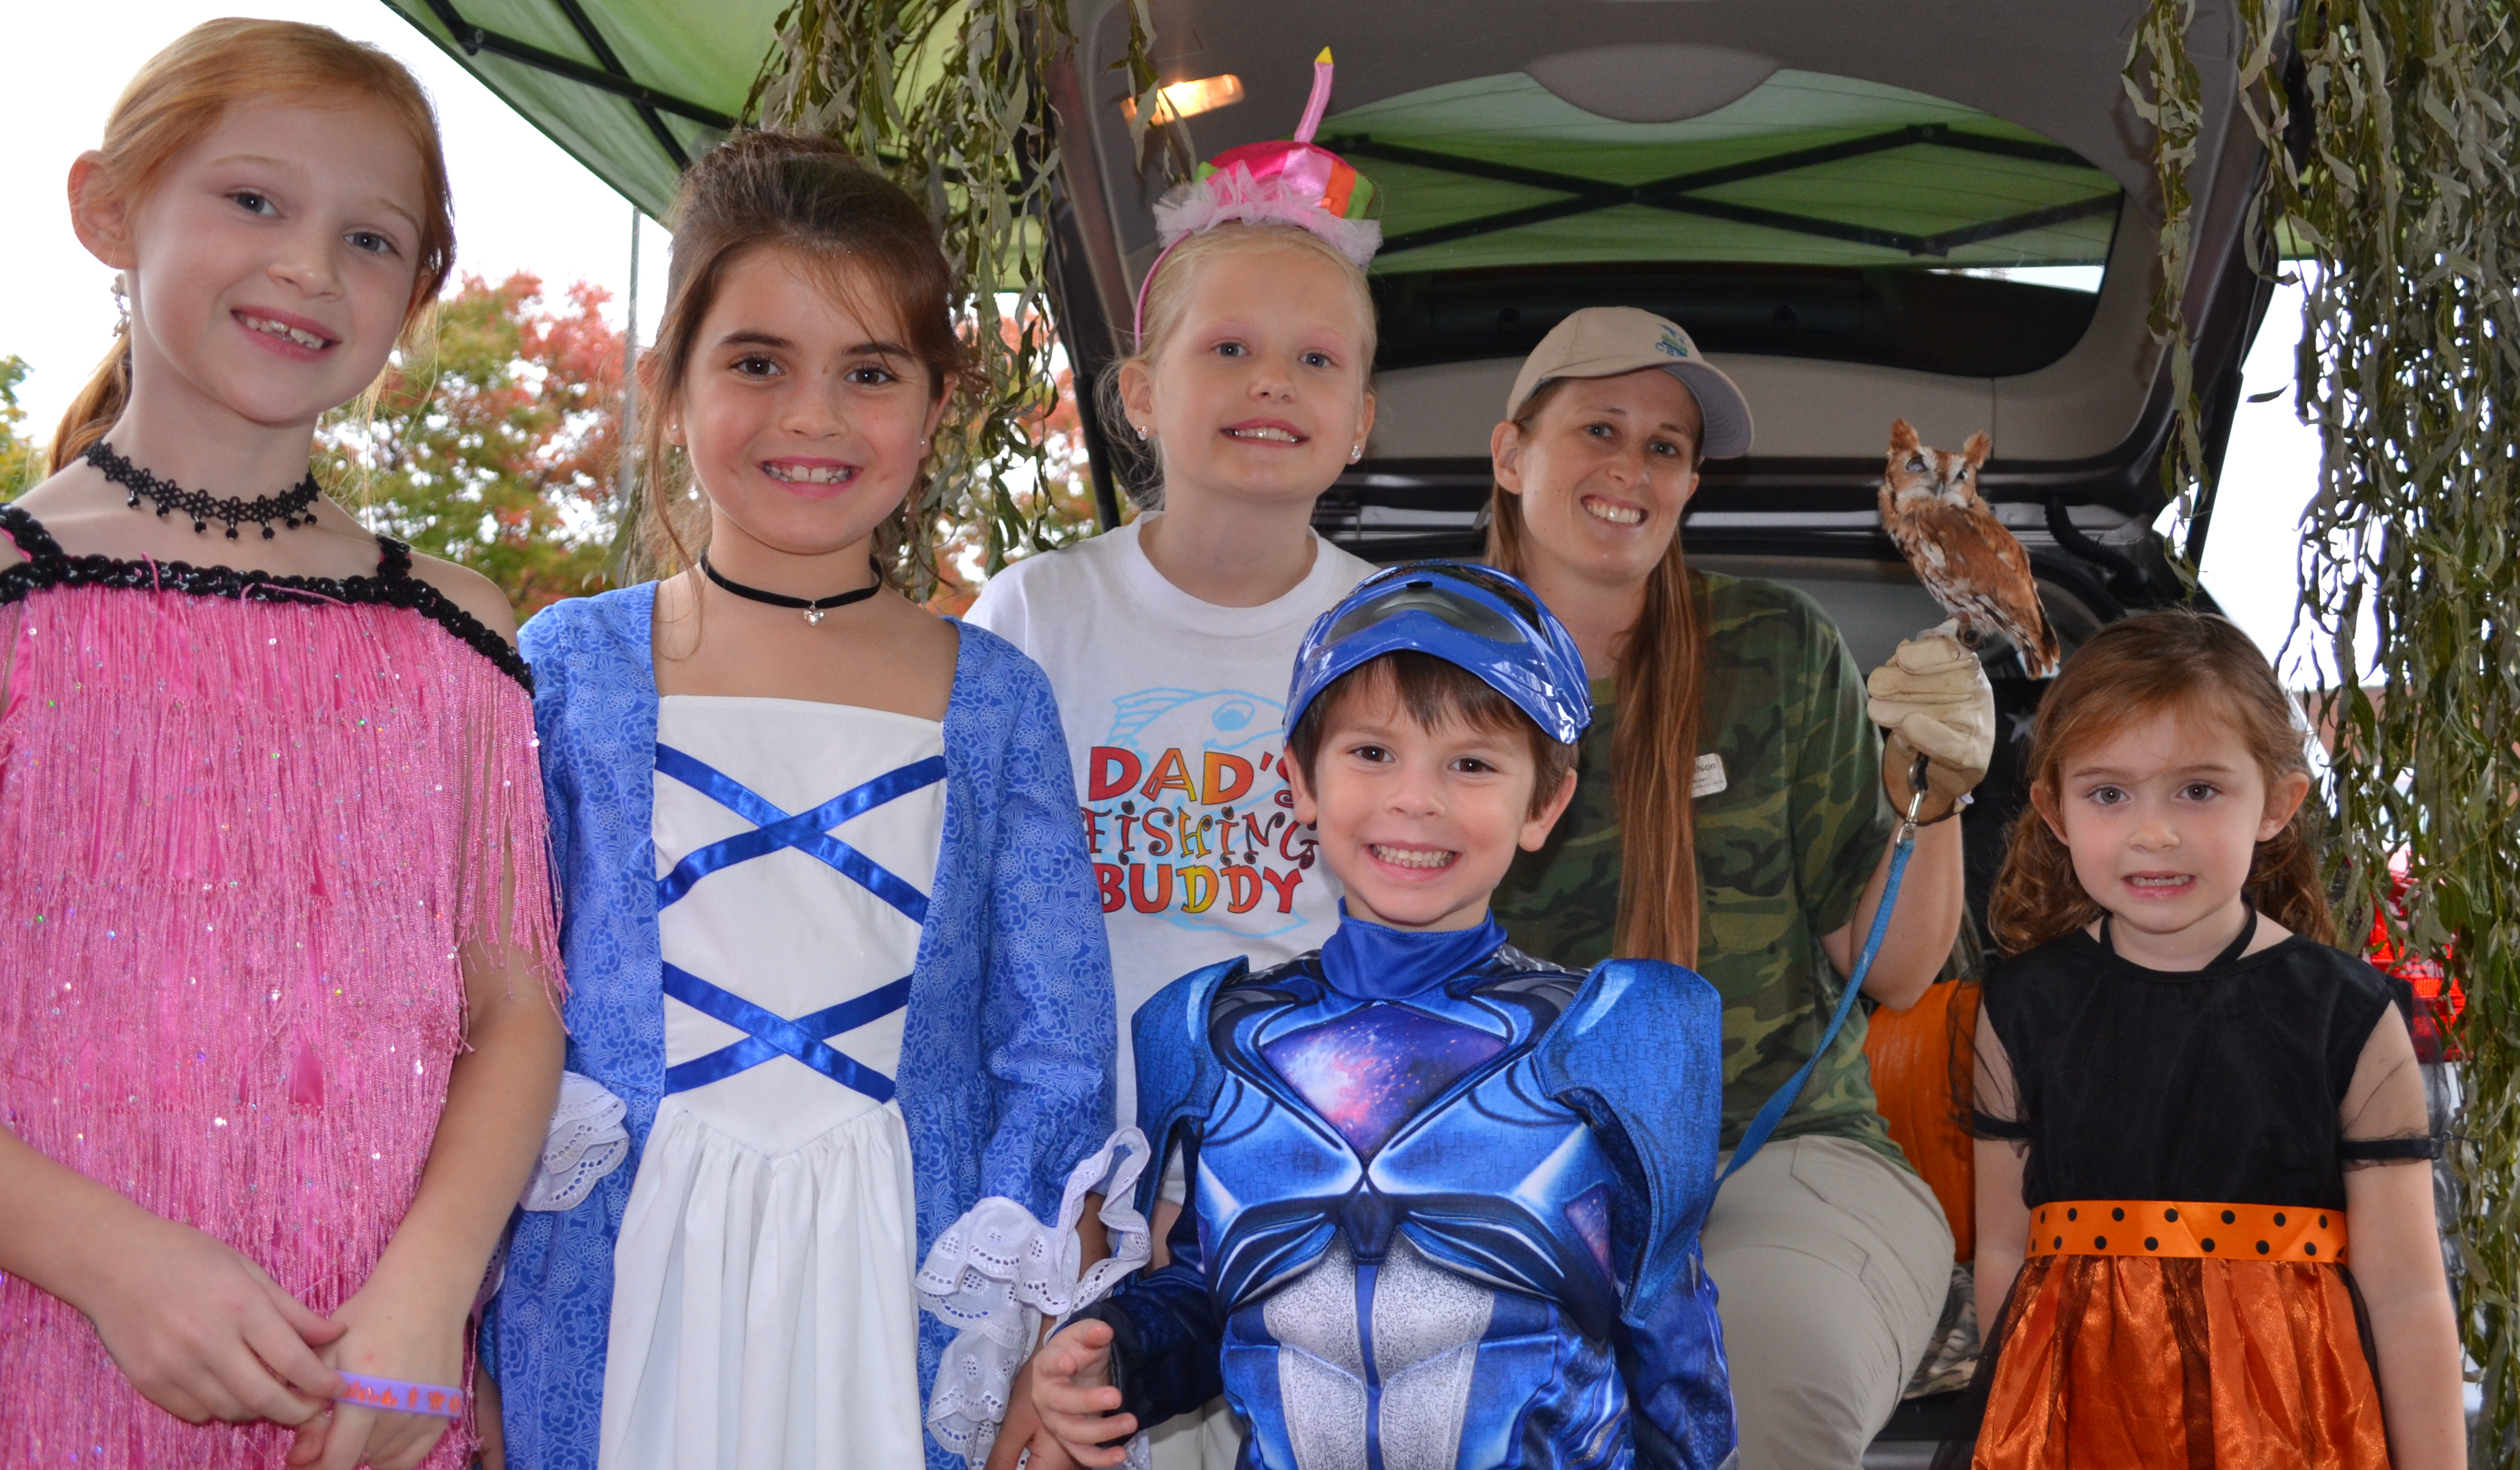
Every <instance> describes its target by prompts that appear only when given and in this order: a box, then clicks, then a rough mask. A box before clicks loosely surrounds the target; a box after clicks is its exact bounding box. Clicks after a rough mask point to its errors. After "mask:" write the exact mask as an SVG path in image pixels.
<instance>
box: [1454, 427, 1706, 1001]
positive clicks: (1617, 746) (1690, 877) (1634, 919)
mask: <svg viewBox="0 0 2520 1470" xmlns="http://www.w3.org/2000/svg"><path fill="white" fill-rule="evenodd" d="M1561 381H1562V379H1561ZM1557 386H1558V384H1557V383H1555V382H1551V383H1545V384H1543V385H1542V386H1541V387H1540V388H1539V389H1538V390H1537V391H1535V392H1534V393H1533V394H1532V395H1531V396H1530V397H1529V398H1528V399H1526V400H1524V402H1523V405H1522V409H1521V411H1520V412H1519V413H1516V414H1515V415H1514V416H1513V423H1514V424H1515V426H1516V427H1518V428H1520V429H1522V431H1523V432H1524V433H1525V434H1528V433H1530V431H1531V425H1532V423H1533V422H1534V421H1535V420H1537V419H1538V418H1539V417H1540V411H1541V410H1542V409H1543V408H1545V407H1546V406H1547V405H1548V403H1549V400H1550V399H1552V398H1553V397H1555V396H1556V393H1557ZM1526 534H1527V533H1526V532H1525V531H1524V529H1523V524H1522V497H1520V496H1518V495H1514V494H1511V493H1509V492H1508V491H1507V490H1506V489H1505V488H1504V487H1503V486H1498V487H1496V488H1495V489H1493V490H1492V491H1490V493H1489V496H1488V560H1489V561H1490V562H1492V563H1493V564H1495V565H1496V566H1497V567H1499V568H1501V569H1503V570H1505V571H1509V572H1511V573H1513V574H1514V575H1515V576H1521V575H1522V574H1523V571H1524V568H1525V566H1526V564H1527V557H1526V554H1525V551H1524V548H1523V538H1524V536H1525V535H1526ZM1702 597H1703V590H1702V589H1701V588H1700V587H1699V585H1698V584H1697V582H1696V580H1695V579H1694V578H1692V577H1691V576H1690V575H1689V572H1688V563H1687V561H1686V560H1684V559H1683V557H1682V555H1681V546H1680V532H1679V531H1678V530H1677V529H1674V530H1673V532H1672V537H1671V545H1670V546H1669V547H1667V548H1665V549H1664V551H1663V554H1662V559H1661V560H1660V561H1657V562H1655V563H1654V569H1653V572H1652V574H1651V575H1650V576H1649V577H1647V579H1646V581H1645V602H1644V610H1643V614H1642V615H1640V616H1639V617H1638V619H1637V625H1636V627H1635V628H1633V629H1631V630H1630V631H1629V633H1628V641H1627V646H1626V647H1624V648H1622V649H1621V650H1620V652H1619V671H1618V681H1619V699H1618V710H1619V713H1618V723H1617V724H1616V725H1615V726H1614V727H1613V728H1612V730H1611V734H1610V771H1611V775H1612V790H1611V799H1612V801H1613V802H1614V803H1615V804H1616V806H1617V808H1618V816H1619V918H1618V925H1617V929H1616V932H1615V933H1614V934H1613V935H1612V936H1611V943H1610V953H1612V954H1614V955H1618V956H1621V957H1623V958H1637V959H1664V960H1669V961H1670V962H1672V963H1674V964H1685V965H1688V967H1690V968H1691V969H1694V968H1696V966H1697V920H1698V878H1697V811H1696V802H1695V801H1694V800H1693V799H1692V797H1691V795H1690V792H1691V788H1692V786H1693V784H1694V782H1695V780H1696V778H1697V727H1698V681H1699V679H1700V678H1701V677H1702V674H1703V671H1704V669H1705V665H1706V613H1705V608H1704V607H1703V606H1701V605H1700V602H1701V599H1702Z"/></svg>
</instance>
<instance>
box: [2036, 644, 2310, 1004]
mask: <svg viewBox="0 0 2520 1470" xmlns="http://www.w3.org/2000/svg"><path fill="white" fill-rule="evenodd" d="M2168 710H2177V711H2180V712H2182V713H2184V714H2187V715H2189V716H2190V717H2192V718H2195V719H2198V720H2220V721H2226V722H2228V725H2229V727H2230V728H2231V729H2232V730H2233V731H2234V732H2235V733H2236V734H2237V735H2239V736H2240V738H2241V741H2242V742H2243V743H2244V744H2246V745H2247V746H2248V747H2249V753H2250V754H2251V755H2252V756H2254V757H2256V759H2257V762H2258V769H2259V770H2260V771H2261V772H2263V773H2264V774H2265V777H2266V780H2267V784H2268V785H2269V786H2273V785H2274V784H2275V783H2276V782H2278V781H2280V780H2284V779H2285V778H2286V777H2289V776H2293V775H2297V774H2307V773H2308V772H2309V770H2310V758H2309V753H2308V747H2307V741H2308V739H2309V735H2308V732H2307V731H2306V730H2305V729H2304V728H2303V726H2302V723H2301V720H2300V716H2299V713H2298V711H2296V710H2295V709H2294V707H2293V702H2292V698H2291V696H2290V695H2288V694H2286V693H2285V692H2284V690H2283V686H2282V685H2280V684H2278V683H2276V682H2275V676H2274V670H2273V668H2271V667H2269V666H2268V664H2267V657H2266V655H2265V654H2264V653H2262V652H2260V651H2259V650H2258V646H2257V645H2256V644H2254V643H2251V642H2250V641H2249V636H2248V635H2247V634H2245V633H2242V632H2241V631H2240V630H2239V628H2238V627H2237V626H2236V625H2234V624H2232V623H2231V622H2229V621H2228V619H2225V618H2220V617H2214V616H2210V615H2208V614H2204V613H2197V612H2190V611H2186V610H2184V609H2175V610H2171V611H2164V612H2147V613H2143V614H2141V615H2139V616H2136V617H2131V618H2127V619H2124V620H2122V621H2120V622H2115V623H2111V624H2110V625H2109V626H2108V627H2106V628H2104V629H2102V630H2101V631H2100V632H2099V633H2098V634H2097V635H2096V636H2094V637H2093V639H2092V640H2091V641H2090V642H2089V643H2086V644H2085V645H2083V646H2082V647H2081V648H2080V649H2079V650H2077V651H2076V652H2075V654H2074V656H2073V657H2072V658H2071V659H2069V660H2068V661H2067V662H2066V664H2065V669H2064V672H2063V673H2061V674H2058V675H2057V676H2056V682H2055V683H2054V684H2053V685H2051V686H2049V687H2048V693H2047V696H2046V697H2045V698H2043V699H2042V700H2041V701H2040V703H2039V723H2038V724H2037V725H2036V726H2034V727H2033V728H2032V731H2031V736H2030V741H2031V745H2030V780H2031V786H2032V788H2033V789H2034V790H2036V791H2038V792H2039V793H2040V794H2041V796H2042V797H2043V798H2044V799H2046V800H2047V801H2048V804H2049V805H2050V806H2053V805H2055V802H2056V797H2057V793H2058V791H2059V788H2060V784H2061V782H2060V776H2061V774H2062V772H2063V770H2064V765H2065V761H2066V760H2067V758H2068V757H2069V756H2071V755H2072V753H2073V752H2074V751H2076V750H2085V749H2089V748H2090V747H2091V745H2092V743H2093V741H2095V740H2105V739H2107V738H2109V737H2110V736H2111V735H2116V734H2117V733H2118V732H2120V731H2122V730H2124V729H2126V728H2127V727H2128V726H2130V725H2133V724H2136V723H2137V722H2138V721H2142V720H2147V719H2150V718H2152V717H2153V716H2155V715H2158V714H2160V713H2162V712H2164V711H2168ZM2247 893H2248V895H2249V902H2251V903H2253V904H2255V905H2257V907H2258V912H2259V913H2264V914H2265V915H2266V916H2267V917H2269V918H2272V919H2273V920H2274V921H2275V922H2276V923H2279V924H2281V925H2283V926H2284V927H2285V928H2287V929H2290V930H2292V931H2293V932H2294V933H2296V934H2300V935H2304V936H2306V937H2308V938H2310V939H2312V940H2315V941H2317V942H2318V943H2319V944H2334V943H2335V942H2336V923H2335V920H2334V918H2333V916H2332V915H2330V914H2329V913H2328V912H2327V890H2326V888H2325V886H2324V885H2323V884H2321V883H2320V882H2319V879H2318V812H2317V810H2316V808H2315V806H2314V804H2313V803H2311V802H2309V801H2304V802H2303V803H2302V804H2301V806H2300V807H2299V809H2297V810H2296V811H2295V812H2294V813H2293V816H2292V821H2291V822H2289V823H2286V824H2284V828H2283V830H2281V831H2279V832H2277V833H2275V834H2274V835H2273V837H2270V838H2268V839H2267V840H2266V841H2264V842H2261V843H2259V844H2258V847H2257V853H2256V855H2255V856H2254V857H2253V858H2252V859H2251V860H2250V863H2249V877H2248V883H2247ZM2101 913H2102V910H2101V908H2100V906H2099V904H2098V903H2097V902H2095V901H2094V900H2093V898H2092V896H2091V894H2090V893H2088V892H2086V891H2085V890H2084V888H2083V885H2082V883H2081V881H2080V880H2079V879H2077V878H2076V877H2075V876H2074V855H2073V853H2072V852H2071V851H2070V850H2068V849H2067V848H2066V846H2065V844H2064V842H2063V841H2062V840H2061V839H2059V838H2058V837H2057V835H2056V833H2055V832H2054V831H2053V830H2052V829H2050V828H2049V827H2048V823H2047V821H2046V820H2045V819H2044V818H2042V817H2041V816H2040V815H2039V809H2038V808H2037V807H2036V806H2031V807H2026V808H2024V809H2023V810H2022V813H2021V817H2020V820H2019V821H2017V822H2015V823H2014V824H2013V827H2012V847H2011V851H2010V852H2009V853H2008V854H2006V856H2005V857H2004V860H2003V871H2001V872H2000V873H1998V874H1997V875H1996V880H1995V892H1994V895H1993V896H1992V897H1991V898H1990V899H1989V900H1988V901H1987V928H1988V929H1989V930H1990V931H1991V932H1992V933H1993V934H1994V935H1995V942H1996V947H1997V948H1998V949H1999V950H2001V951H2003V953H2004V954H2007V955H2018V954H2020V953H2022V952H2023V951H2025V950H2031V949H2036V948H2037V947H2039V946H2040V945H2043V944H2047V943H2048V942H2049V941H2050V940H2054V939H2061V938H2063V937H2064V936H2065V935H2067V934H2071V933H2073V932H2074V931H2075V930H2077V929H2081V928H2084V927H2087V926H2088V925H2090V924H2093V923H2094V922H2096V921H2097V920H2098V919H2099V917H2100V914H2101Z"/></svg>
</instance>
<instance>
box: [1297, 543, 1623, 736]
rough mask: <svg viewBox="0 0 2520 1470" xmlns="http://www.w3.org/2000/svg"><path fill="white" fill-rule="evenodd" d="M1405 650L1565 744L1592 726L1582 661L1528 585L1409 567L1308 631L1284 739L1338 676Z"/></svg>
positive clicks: (1480, 570)
mask: <svg viewBox="0 0 2520 1470" xmlns="http://www.w3.org/2000/svg"><path fill="white" fill-rule="evenodd" d="M1404 652H1406V653H1424V654H1427V655H1429V656H1431V657H1435V658H1440V659H1442V660H1444V661H1445V662H1446V663H1449V664H1453V665H1455V666H1456V667H1459V668H1462V669H1466V670H1467V671H1469V672H1470V673H1472V674H1474V675H1477V676H1478V678H1479V680H1480V681H1481V682H1482V683H1484V684H1486V685H1487V686H1488V688H1490V689H1492V690H1496V691H1497V692H1498V693H1500V694H1503V695H1505V696H1506V697H1507V698H1508V699H1510V700H1512V701H1513V703H1514V707H1515V708H1517V709H1519V710H1521V711H1522V712H1523V713H1524V714H1526V715H1528V716H1530V717H1531V721H1532V723H1533V724H1535V725H1537V726H1539V727H1540V730H1541V733H1542V734H1543V735H1548V736H1549V737H1550V738H1551V739H1553V740H1555V741H1557V742H1558V743H1560V744H1572V743H1574V742H1575V741H1576V740H1577V739H1578V738H1580V737H1581V736H1582V735H1583V734H1584V731H1585V729H1586V728H1587V727H1588V726H1590V725H1591V724H1592V723H1593V697H1592V692H1591V689H1590V685H1589V681H1588V680H1587V678H1586V676H1585V672H1584V656H1583V654H1581V653H1580V652H1578V651H1576V647H1575V640H1574V638H1573V636H1572V635H1570V634H1568V633H1567V631H1566V629H1565V627H1564V626H1563V625H1562V624H1560V623H1559V622H1558V621H1557V619H1556V618H1555V617H1553V616H1552V615H1551V613H1550V611H1549V609H1548V608H1547V607H1546V606H1544V605H1542V603H1541V601H1540V599H1539V598H1537V597H1535V596H1533V595H1532V591H1531V589H1530V588H1528V587H1526V586H1524V585H1523V584H1522V583H1521V582H1520V581H1519V580H1518V579H1516V578H1514V577H1511V576H1508V575H1507V574H1506V573H1504V572H1501V571H1498V570H1496V569H1495V568H1494V567H1488V566H1474V565H1470V564H1468V563H1465V562H1459V561H1413V562H1408V563H1405V564H1403V565H1400V566H1395V567H1392V568H1391V569H1389V570H1388V571H1383V572H1377V573H1376V574H1374V575H1373V576H1371V577H1368V578H1367V579H1366V580H1365V581H1363V582H1361V583H1359V584H1358V585H1357V588H1356V590H1355V591H1354V592H1351V593H1349V594H1348V595H1347V597H1346V598H1345V599H1343V600H1342V601H1340V602H1339V604H1338V605H1337V606H1335V607H1333V608H1331V609H1330V610H1329V611H1328V612H1325V613H1323V614H1322V615H1321V617H1320V618H1319V619H1318V620H1317V621H1315V622H1314V624H1313V627H1312V631H1311V632H1309V633H1307V634H1305V635H1304V643H1303V646H1302V647H1301V648H1299V649H1298V650H1296V653H1295V677H1294V680H1293V683H1292V685H1291V686H1290V688H1289V689H1288V690H1287V694H1286V730H1287V732H1288V734H1290V735H1291V734H1292V733H1293V731H1294V729H1295V722H1297V721H1298V720H1301V719H1302V718H1303V717H1304V711H1305V710H1306V709H1307V708H1309V707H1310V706H1311V704H1312V702H1313V700H1315V699H1316V698H1318V697H1320V695H1321V692H1322V690H1326V689H1328V688H1329V687H1330V686H1331V685H1332V684H1335V683H1337V682H1338V680H1339V679H1340V678H1341V677H1342V676H1344V675H1346V674H1348V673H1350V672H1352V671H1353V670H1355V669H1357V668H1358V667H1360V666H1362V665H1364V664H1366V663H1368V662H1370V661H1372V660H1373V659H1376V658H1379V657H1381V656H1382V655H1384V654H1386V653H1404Z"/></svg>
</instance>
